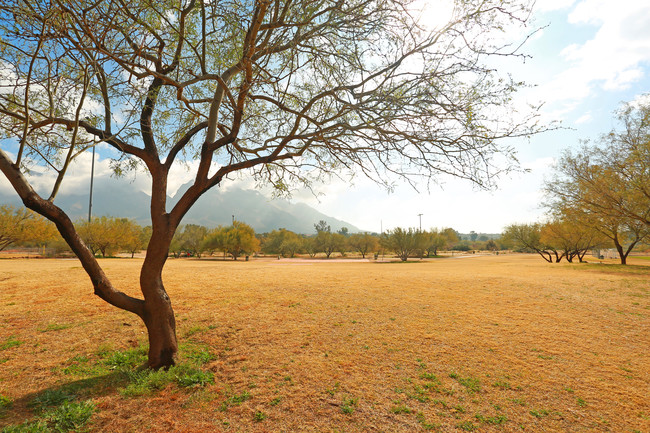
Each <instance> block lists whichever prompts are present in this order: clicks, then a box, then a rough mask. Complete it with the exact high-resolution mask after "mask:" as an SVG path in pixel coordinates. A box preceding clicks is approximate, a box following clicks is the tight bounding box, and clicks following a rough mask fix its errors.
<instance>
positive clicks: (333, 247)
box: [314, 226, 345, 259]
mask: <svg viewBox="0 0 650 433" xmlns="http://www.w3.org/2000/svg"><path fill="white" fill-rule="evenodd" d="M328 228H329V226H328ZM344 246H345V236H343V235H342V234H340V233H332V232H330V231H319V232H318V234H316V237H315V238H314V247H315V250H316V252H322V253H325V257H326V258H328V259H329V258H330V256H331V255H332V253H333V252H334V251H341V249H343V248H344Z"/></svg>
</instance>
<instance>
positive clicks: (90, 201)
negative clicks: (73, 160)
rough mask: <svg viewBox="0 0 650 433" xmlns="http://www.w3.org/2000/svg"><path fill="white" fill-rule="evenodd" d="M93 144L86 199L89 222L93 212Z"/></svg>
mask: <svg viewBox="0 0 650 433" xmlns="http://www.w3.org/2000/svg"><path fill="white" fill-rule="evenodd" d="M95 145H96V143H95V142H93V160H92V162H91V163H90V198H89V200H88V223H90V218H91V216H92V212H93V180H94V177H95Z"/></svg>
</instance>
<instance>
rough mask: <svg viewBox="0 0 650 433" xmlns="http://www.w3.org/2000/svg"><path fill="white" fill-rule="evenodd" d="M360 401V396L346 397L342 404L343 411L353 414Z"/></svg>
mask: <svg viewBox="0 0 650 433" xmlns="http://www.w3.org/2000/svg"><path fill="white" fill-rule="evenodd" d="M358 402H359V399H358V398H344V399H343V403H342V404H341V412H343V413H345V414H348V415H349V414H351V413H352V412H354V408H355V407H356V406H357V403H358Z"/></svg>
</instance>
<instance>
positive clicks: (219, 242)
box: [203, 221, 260, 260]
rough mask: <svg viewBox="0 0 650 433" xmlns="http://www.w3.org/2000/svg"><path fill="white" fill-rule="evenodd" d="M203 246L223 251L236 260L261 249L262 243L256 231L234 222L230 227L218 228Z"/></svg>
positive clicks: (241, 223)
mask: <svg viewBox="0 0 650 433" xmlns="http://www.w3.org/2000/svg"><path fill="white" fill-rule="evenodd" d="M203 245H204V248H205V249H207V250H218V251H223V252H224V253H227V254H229V255H230V256H231V257H232V258H233V259H234V260H237V258H238V257H240V256H241V255H249V254H253V253H255V252H257V251H258V250H259V249H260V241H259V240H258V239H257V238H256V237H255V230H253V228H252V227H251V226H249V225H248V224H245V223H243V222H240V221H234V222H233V225H231V226H228V227H217V228H216V229H215V230H214V231H212V233H210V234H208V237H207V238H206V240H205V242H204V244H203Z"/></svg>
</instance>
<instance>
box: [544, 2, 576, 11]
mask: <svg viewBox="0 0 650 433" xmlns="http://www.w3.org/2000/svg"><path fill="white" fill-rule="evenodd" d="M574 3H575V0H542V1H538V2H537V3H536V4H535V10H536V11H538V12H551V11H555V10H562V9H569V8H570V7H571V6H573V4H574Z"/></svg>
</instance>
